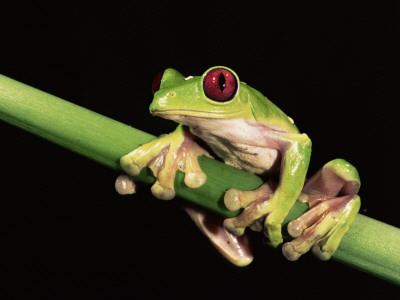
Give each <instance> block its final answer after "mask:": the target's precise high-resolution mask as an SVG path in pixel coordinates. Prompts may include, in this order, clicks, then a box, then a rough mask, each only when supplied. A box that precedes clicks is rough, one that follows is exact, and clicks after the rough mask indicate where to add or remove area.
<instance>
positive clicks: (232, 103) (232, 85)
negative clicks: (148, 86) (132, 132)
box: [150, 66, 253, 121]
mask: <svg viewBox="0 0 400 300" xmlns="http://www.w3.org/2000/svg"><path fill="white" fill-rule="evenodd" d="M249 91H250V90H249V88H248V87H247V86H246V84H245V83H242V82H240V81H239V77H238V76H237V75H236V73H235V72H234V71H232V70H231V69H229V68H226V67H221V66H218V67H213V68H210V69H208V70H207V71H206V72H205V73H204V74H203V75H202V76H189V77H186V78H185V76H183V75H182V74H180V73H179V72H178V71H176V70H174V69H166V70H165V71H164V72H163V73H159V74H158V75H157V76H156V78H155V79H154V82H153V93H154V99H153V102H152V103H151V105H150V112H151V113H152V114H154V115H158V116H161V117H164V118H168V119H173V120H177V121H178V120H182V118H184V117H186V116H191V117H202V118H220V119H228V118H247V119H253V114H252V109H251V103H250V102H251V101H250V100H251V93H249Z"/></svg>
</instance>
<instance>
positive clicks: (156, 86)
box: [151, 71, 164, 95]
mask: <svg viewBox="0 0 400 300" xmlns="http://www.w3.org/2000/svg"><path fill="white" fill-rule="evenodd" d="M163 74H164V71H160V72H158V73H157V75H156V76H154V79H153V83H152V85H151V91H152V92H153V95H154V94H155V93H156V92H157V91H158V90H159V89H160V85H161V79H162V77H163Z"/></svg>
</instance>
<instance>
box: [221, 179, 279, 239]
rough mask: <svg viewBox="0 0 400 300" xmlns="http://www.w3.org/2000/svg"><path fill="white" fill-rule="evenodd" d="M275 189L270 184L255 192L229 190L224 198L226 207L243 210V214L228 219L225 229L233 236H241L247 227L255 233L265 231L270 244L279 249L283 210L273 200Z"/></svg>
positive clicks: (232, 209)
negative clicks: (281, 213)
mask: <svg viewBox="0 0 400 300" xmlns="http://www.w3.org/2000/svg"><path fill="white" fill-rule="evenodd" d="M273 194H274V189H272V188H271V187H270V186H269V185H268V184H263V185H262V186H260V187H259V188H258V189H256V190H254V191H239V190H236V189H229V190H228V191H227V192H226V193H225V196H224V203H225V206H226V207H227V208H228V209H229V210H231V211H236V210H238V209H240V208H243V209H244V210H243V212H242V213H241V214H240V215H238V216H237V217H234V218H230V219H226V220H225V221H224V226H225V228H226V229H227V230H228V231H229V232H230V233H232V234H234V235H237V236H240V235H242V234H243V233H244V231H245V229H246V227H250V228H251V229H252V230H255V231H262V230H263V228H264V230H265V234H266V236H267V237H268V240H269V244H270V245H271V246H273V247H277V246H278V245H279V244H281V243H282V241H283V239H282V234H281V223H282V221H283V218H282V216H280V215H279V213H280V212H281V210H280V209H279V207H277V204H278V203H277V202H276V201H271V200H272V195H273Z"/></svg>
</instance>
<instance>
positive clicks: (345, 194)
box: [121, 66, 360, 266]
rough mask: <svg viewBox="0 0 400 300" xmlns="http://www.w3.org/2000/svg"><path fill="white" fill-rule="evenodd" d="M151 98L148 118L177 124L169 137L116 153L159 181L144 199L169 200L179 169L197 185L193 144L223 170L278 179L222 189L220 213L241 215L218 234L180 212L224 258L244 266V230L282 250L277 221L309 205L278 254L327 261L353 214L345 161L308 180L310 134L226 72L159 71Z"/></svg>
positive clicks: (200, 216)
mask: <svg viewBox="0 0 400 300" xmlns="http://www.w3.org/2000/svg"><path fill="white" fill-rule="evenodd" d="M153 93H154V99H153V101H152V103H151V105H150V113H151V114H153V115H155V116H160V117H163V118H166V119H170V120H173V121H175V122H177V123H179V125H178V127H177V128H176V130H175V131H173V132H172V133H170V134H168V135H165V136H162V137H160V138H158V139H156V140H154V141H152V142H150V143H148V144H145V145H142V146H141V147H139V148H137V149H135V150H134V151H132V152H131V153H129V154H127V155H125V156H123V157H122V158H121V166H122V168H123V170H124V171H125V172H126V173H127V174H128V175H131V176H136V175H138V174H139V172H140V171H141V169H142V168H144V167H146V166H147V167H149V168H151V170H152V171H153V173H154V175H155V177H156V178H157V181H156V182H155V184H154V185H153V186H152V188H151V190H152V193H153V194H154V195H155V196H156V197H157V198H160V199H164V200H168V199H172V198H173V197H174V196H175V191H174V178H175V173H176V171H177V170H180V171H182V172H184V173H185V184H186V185H187V186H189V187H191V188H196V187H199V186H201V185H203V184H204V183H205V182H206V180H207V176H206V174H205V173H204V172H203V171H202V170H201V168H200V166H199V163H198V161H197V157H198V156H200V155H207V156H210V154H209V152H207V151H206V150H204V149H203V148H202V147H200V146H199V145H198V144H197V143H196V142H195V138H200V139H201V140H203V141H204V142H205V143H206V144H207V145H208V146H209V147H210V148H211V149H212V152H213V154H214V155H217V156H218V157H220V158H221V159H222V160H223V161H224V162H225V163H226V164H228V165H231V166H234V167H236V168H240V169H243V170H246V171H248V172H252V173H256V174H266V173H268V174H277V175H278V176H275V177H276V178H277V179H278V180H277V182H275V183H272V182H267V183H265V184H263V185H262V186H260V187H259V188H257V189H256V190H254V191H239V190H236V189H229V190H228V191H226V193H225V196H224V203H225V206H226V207H227V208H228V209H229V210H232V211H236V210H238V209H243V210H242V212H241V214H239V215H238V216H236V217H233V218H228V219H225V220H223V222H220V225H219V227H218V230H217V229H215V227H214V226H215V225H213V227H212V228H211V227H210V225H209V224H210V222H208V219H207V218H208V217H207V215H205V212H204V211H202V210H200V209H196V208H194V207H189V208H187V212H188V213H189V215H190V216H191V217H192V219H193V220H194V221H195V223H196V224H197V225H198V226H199V228H200V229H201V231H202V232H203V233H205V235H206V236H207V237H208V238H209V239H210V240H211V241H212V243H213V244H214V245H215V246H216V247H217V249H218V250H219V251H220V252H221V253H222V254H223V255H224V256H225V257H226V258H227V259H229V260H230V261H231V262H233V263H234V264H236V265H239V266H244V265H247V264H249V263H250V262H251V261H252V255H251V251H250V249H249V245H248V240H247V239H246V238H245V237H244V233H245V229H246V228H247V227H249V228H251V229H253V230H257V231H263V232H264V233H265V235H266V237H267V238H268V241H269V244H271V245H272V246H273V247H278V246H279V245H281V244H282V243H283V239H282V233H281V224H282V222H283V220H284V219H285V217H286V216H287V214H288V212H289V210H290V208H291V207H292V206H293V204H294V203H295V201H296V200H297V201H300V202H306V203H308V205H309V208H310V209H309V210H308V211H307V212H306V213H304V214H303V215H302V216H300V217H299V218H298V219H296V220H293V221H291V222H290V223H289V225H288V232H289V234H290V235H291V236H292V237H293V238H294V239H293V240H292V241H289V242H286V243H284V244H283V246H282V252H283V254H284V256H285V257H286V258H287V259H289V260H297V259H298V258H299V257H300V256H301V255H302V254H304V253H305V252H307V251H308V250H310V249H312V251H313V253H314V254H315V255H316V256H317V257H319V258H320V259H322V260H326V259H329V258H330V257H331V255H332V254H333V253H334V252H335V250H336V248H337V247H338V245H339V243H340V241H341V239H342V237H343V235H344V234H345V232H346V231H347V230H348V228H349V226H350V224H351V223H352V221H353V220H354V218H355V216H356V214H357V212H358V210H359V208H360V197H359V196H358V195H357V193H358V190H359V187H360V179H359V176H358V172H357V170H356V169H355V168H354V167H353V166H352V165H351V164H349V163H348V162H346V161H345V160H342V159H335V160H333V161H330V162H328V163H327V164H325V165H324V166H323V167H322V168H321V169H320V170H319V171H318V172H317V173H316V174H315V175H313V176H312V177H311V178H309V179H308V180H306V172H307V168H308V165H309V161H310V155H311V140H310V139H309V137H308V136H307V135H306V134H304V133H300V131H299V130H298V128H297V127H296V126H295V125H294V122H293V120H292V119H291V118H290V117H288V116H287V115H286V114H285V113H283V112H282V111H281V110H280V109H279V108H278V107H277V106H276V105H274V104H273V103H272V102H271V101H270V100H268V99H267V98H266V97H265V96H263V95H262V94H261V93H260V92H259V91H257V90H255V89H253V88H251V87H250V86H248V85H247V84H245V83H244V82H241V81H240V80H239V77H238V75H237V74H236V73H235V72H234V71H233V70H231V69H229V68H227V67H222V66H217V67H213V68H210V69H208V70H207V71H206V72H205V73H204V74H203V75H202V76H189V77H185V76H183V75H182V74H180V73H179V72H178V71H176V70H174V69H167V70H165V71H164V72H163V73H160V74H159V75H158V76H156V78H155V80H154V82H153ZM210 152H211V151H210ZM206 219H207V221H206Z"/></svg>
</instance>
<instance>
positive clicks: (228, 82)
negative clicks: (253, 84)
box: [203, 68, 237, 102]
mask: <svg viewBox="0 0 400 300" xmlns="http://www.w3.org/2000/svg"><path fill="white" fill-rule="evenodd" d="M203 88H204V93H205V94H206V96H207V97H208V98H210V99H211V100H215V101H221V102H224V101H228V100H231V99H232V98H233V97H234V96H235V94H236V91H237V80H236V77H235V75H233V73H232V72H231V71H228V70H227V69H223V68H217V69H213V70H211V71H210V72H208V73H207V75H206V76H205V77H204V82H203Z"/></svg>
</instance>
